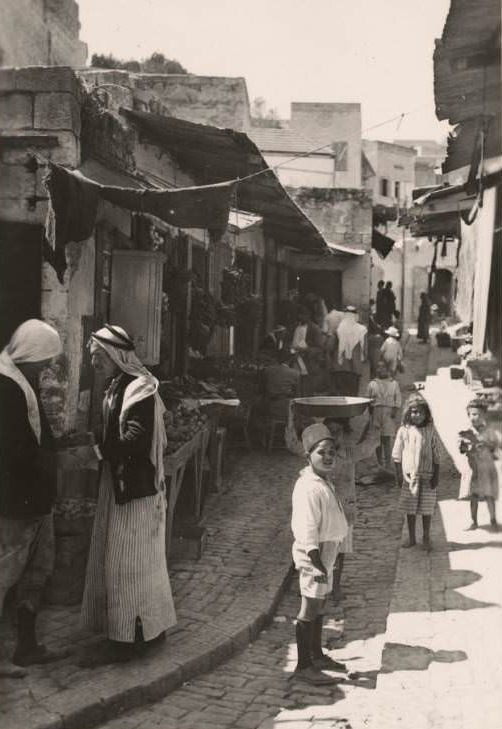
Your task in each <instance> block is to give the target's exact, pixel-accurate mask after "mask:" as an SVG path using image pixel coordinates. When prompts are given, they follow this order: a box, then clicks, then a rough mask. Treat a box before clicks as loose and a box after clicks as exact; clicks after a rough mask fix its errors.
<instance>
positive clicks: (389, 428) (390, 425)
mask: <svg viewBox="0 0 502 729" xmlns="http://www.w3.org/2000/svg"><path fill="white" fill-rule="evenodd" d="M368 397H369V398H371V399H372V400H373V403H372V404H371V405H370V412H371V419H372V422H373V424H374V426H375V427H377V428H379V430H380V445H379V447H378V448H377V458H378V462H379V464H380V465H381V466H382V467H383V468H389V469H390V468H391V461H392V457H391V454H392V439H393V438H394V436H395V433H396V417H397V414H398V411H399V408H400V407H401V391H400V389H399V383H398V382H397V380H394V379H390V377H389V371H388V369H387V366H386V365H385V363H384V362H379V363H378V366H377V371H376V377H375V379H374V380H371V381H370V383H369V385H368Z"/></svg>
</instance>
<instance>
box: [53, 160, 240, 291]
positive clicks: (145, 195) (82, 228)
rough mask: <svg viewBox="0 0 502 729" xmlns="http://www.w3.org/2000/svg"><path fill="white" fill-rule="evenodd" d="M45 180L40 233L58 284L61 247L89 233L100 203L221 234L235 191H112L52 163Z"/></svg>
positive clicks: (220, 187) (223, 187)
mask: <svg viewBox="0 0 502 729" xmlns="http://www.w3.org/2000/svg"><path fill="white" fill-rule="evenodd" d="M44 182H45V186H46V188H47V191H48V193H49V209H48V213H47V219H46V224H45V234H46V238H47V240H48V242H49V245H50V246H51V247H52V249H53V250H54V262H53V266H54V269H55V271H56V273H57V275H58V278H59V280H60V281H61V282H62V280H63V276H64V272H65V270H66V256H65V246H66V245H67V244H68V243H69V242H70V241H74V242H76V243H78V242H80V241H83V240H86V239H87V238H89V237H90V236H91V235H92V233H93V231H94V227H95V225H96V217H97V211H98V203H99V201H100V200H106V201H107V202H109V203H111V204H112V205H117V206H118V207H122V208H125V209H126V210H132V211H135V212H141V213H147V214H149V215H154V216H155V217H157V218H160V219H161V220H164V221H165V222H166V223H169V224H170V225H174V226H177V227H180V228H207V229H208V230H210V231H211V232H212V233H213V234H214V235H221V233H222V232H223V231H224V230H225V228H226V226H227V223H228V214H229V211H230V200H231V195H232V191H233V187H234V182H221V183H218V184H214V185H202V186H199V187H186V188H179V189H176V190H167V189H161V190H137V189H134V188H127V187H114V186H111V185H100V184H98V183H97V182H94V181H93V180H90V179H89V178H87V177H85V176H84V175H82V174H81V173H80V172H79V171H78V170H73V171H72V170H68V169H66V168H65V167H61V166H60V165H56V164H53V163H49V172H48V174H47V176H46V178H45V180H44ZM51 263H52V262H51Z"/></svg>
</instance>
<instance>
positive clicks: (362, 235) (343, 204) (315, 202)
mask: <svg viewBox="0 0 502 729" xmlns="http://www.w3.org/2000/svg"><path fill="white" fill-rule="evenodd" d="M287 189H288V193H289V194H290V196H291V197H292V198H293V200H294V201H295V202H296V204H297V205H299V206H300V207H301V209H302V210H303V211H304V212H305V213H306V214H307V215H308V217H309V218H310V219H311V220H312V222H313V223H315V225H316V226H317V227H318V228H319V230H320V231H321V232H322V233H323V235H324V236H325V238H326V240H327V241H328V242H330V243H338V244H340V245H346V246H349V247H351V246H352V247H354V248H364V249H365V250H369V249H370V247H371V229H372V198H371V193H369V192H367V191H366V190H354V189H338V188H312V187H298V188H287Z"/></svg>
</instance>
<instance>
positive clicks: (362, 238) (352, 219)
mask: <svg viewBox="0 0 502 729" xmlns="http://www.w3.org/2000/svg"><path fill="white" fill-rule="evenodd" d="M288 192H289V194H290V195H291V196H292V197H293V199H294V200H295V202H296V203H297V204H298V205H299V206H300V207H301V208H302V210H303V211H304V212H305V213H306V214H307V215H308V217H309V218H310V219H311V220H312V222H313V223H315V225H316V226H317V227H318V228H319V230H320V231H321V232H322V233H323V235H324V236H325V238H326V240H327V241H328V242H331V243H335V244H339V245H343V246H345V247H347V248H354V249H356V248H357V249H364V251H365V253H364V254H363V255H350V254H342V253H339V254H336V253H335V254H334V255H332V256H330V257H328V258H325V257H323V258H321V257H320V256H299V255H298V256H296V257H295V265H296V266H297V267H298V268H303V269H310V270H316V269H319V270H322V269H329V270H333V271H342V297H343V304H344V305H347V304H352V305H353V306H357V308H358V309H359V311H360V315H361V319H362V320H364V321H366V320H367V316H368V310H369V298H370V285H371V281H370V277H371V258H370V255H369V252H370V248H371V231H372V201H371V194H370V193H368V192H366V191H364V190H353V189H352V190H350V189H349V190H341V189H332V188H326V189H319V188H317V189H316V188H305V187H303V188H298V189H288Z"/></svg>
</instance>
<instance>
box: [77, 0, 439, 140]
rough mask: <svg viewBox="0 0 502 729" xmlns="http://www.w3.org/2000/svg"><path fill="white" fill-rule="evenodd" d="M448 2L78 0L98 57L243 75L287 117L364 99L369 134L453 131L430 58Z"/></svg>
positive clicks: (84, 34)
mask: <svg viewBox="0 0 502 729" xmlns="http://www.w3.org/2000/svg"><path fill="white" fill-rule="evenodd" d="M449 4H450V0H418V1H417V0H79V6H80V20H81V24H82V29H81V39H82V40H83V41H85V42H86V43H87V44H88V46H89V62H90V57H91V55H92V53H113V55H115V56H117V57H119V58H123V59H131V58H135V59H141V58H144V57H147V56H149V55H150V54H151V53H153V52H154V51H160V52H162V53H164V55H166V56H167V57H168V58H175V59H177V60H178V61H180V63H182V64H183V66H185V68H186V69H187V70H188V71H190V72H191V73H195V74H200V75H210V76H213V75H214V76H244V78H245V79H246V81H247V85H248V92H249V97H250V100H252V99H253V98H255V97H257V96H262V97H264V98H265V99H266V101H267V106H268V107H269V108H270V107H272V108H275V109H276V110H277V111H278V113H279V114H280V116H281V117H284V118H288V117H289V105H290V102H291V101H324V102H330V101H331V102H360V103H361V104H362V113H363V131H364V130H366V129H368V127H371V126H373V125H376V124H379V123H380V122H382V121H386V120H388V119H389V118H391V117H394V116H397V115H398V114H401V113H402V112H409V111H411V112H412V113H411V114H410V115H409V116H407V117H405V118H404V119H403V121H402V122H401V124H400V126H399V127H398V122H397V121H395V122H393V123H391V124H387V125H385V126H382V127H381V128H378V129H375V130H373V131H368V132H366V133H365V136H368V137H373V138H379V139H386V140H392V139H394V138H401V139H404V138H425V139H428V138H433V139H439V140H440V139H441V138H443V137H444V136H445V135H446V132H447V128H446V126H445V124H440V123H439V122H438V121H437V120H436V117H435V114H434V96H433V76H432V69H433V67H432V54H433V50H434V39H435V38H439V37H440V36H441V33H442V29H443V24H444V21H445V18H446V14H447V11H448V7H449Z"/></svg>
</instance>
